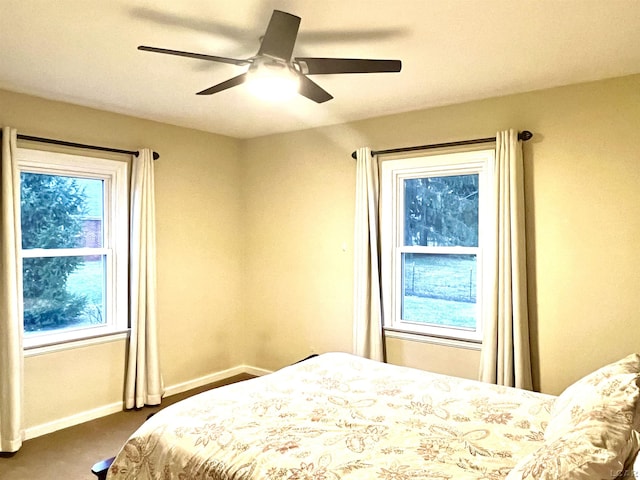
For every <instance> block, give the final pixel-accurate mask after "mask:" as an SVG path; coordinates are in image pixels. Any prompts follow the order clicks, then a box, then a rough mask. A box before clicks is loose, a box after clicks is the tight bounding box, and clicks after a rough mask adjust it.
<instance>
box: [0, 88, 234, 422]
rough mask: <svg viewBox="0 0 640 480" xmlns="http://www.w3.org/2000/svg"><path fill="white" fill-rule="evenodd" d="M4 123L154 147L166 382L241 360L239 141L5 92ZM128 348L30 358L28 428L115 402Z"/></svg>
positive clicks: (59, 135) (32, 131)
mask: <svg viewBox="0 0 640 480" xmlns="http://www.w3.org/2000/svg"><path fill="white" fill-rule="evenodd" d="M0 125H9V126H12V127H16V128H18V131H19V133H24V134H29V135H37V136H43V137H48V138H56V139H62V140H68V141H75V142H80V143H89V144H96V145H105V146H110V147H117V148H123V149H136V148H139V147H150V148H153V149H155V150H157V151H158V152H159V153H160V160H158V161H157V162H156V165H155V167H156V169H155V179H156V212H157V253H158V303H159V305H158V317H159V318H158V322H159V342H160V360H161V363H162V370H163V374H164V381H165V385H167V386H172V385H176V384H180V383H183V382H188V381H191V380H193V379H196V378H198V377H201V376H205V375H209V374H212V373H214V372H219V371H221V370H224V369H227V368H231V367H235V366H238V365H241V364H242V362H243V350H242V348H239V345H241V344H242V335H244V333H243V332H242V324H241V317H240V295H239V294H240V275H241V272H242V270H241V266H240V265H241V255H240V254H241V248H240V242H241V238H242V237H241V229H240V215H239V213H240V209H241V202H240V181H241V179H240V164H239V159H238V154H239V153H238V152H239V142H238V141H237V140H235V139H231V138H228V137H222V136H218V135H213V134H208V133H203V132H198V131H195V130H189V129H184V128H178V127H173V126H169V125H164V124H160V123H155V122H150V121H145V120H140V119H135V118H131V117H127V116H123V115H115V114H111V113H106V112H102V111H98V110H92V109H88V108H82V107H76V106H72V105H69V104H64V103H59V102H51V101H46V100H42V99H39V98H35V97H30V96H25V95H19V94H15V93H10V92H6V91H1V90H0ZM23 145H26V144H25V143H23ZM124 356H125V342H124V341H118V342H112V343H107V344H101V345H95V346H90V347H84V348H79V349H73V350H66V351H63V352H57V353H52V354H48V355H41V356H35V357H28V358H26V360H25V403H26V405H25V423H26V427H27V428H30V427H33V426H36V425H41V424H43V423H46V422H51V421H55V420H58V419H60V418H64V417H67V416H72V415H76V414H79V413H81V412H85V411H88V410H92V409H96V408H100V407H103V406H105V405H110V404H113V403H116V402H119V401H120V400H121V398H122V385H123V377H124V373H123V372H124V360H125V359H124Z"/></svg>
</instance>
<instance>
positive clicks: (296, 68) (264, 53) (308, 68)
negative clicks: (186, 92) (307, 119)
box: [138, 10, 402, 103]
mask: <svg viewBox="0 0 640 480" xmlns="http://www.w3.org/2000/svg"><path fill="white" fill-rule="evenodd" d="M299 26H300V17H297V16H295V15H291V14H290V13H286V12H282V11H280V10H274V11H273V14H272V15H271V20H270V21H269V25H268V26H267V30H266V32H265V34H264V37H262V41H261V43H260V49H259V50H258V53H257V54H256V55H255V56H253V57H250V58H247V59H236V58H227V57H217V56H214V55H205V54H202V53H191V52H182V51H179V50H169V49H166V48H156V47H148V46H144V45H141V46H139V47H138V50H143V51H147V52H155V53H165V54H169V55H177V56H181V57H189V58H197V59H200V60H208V61H212V62H221V63H227V64H231V65H238V66H246V65H248V66H249V68H248V70H247V71H245V72H244V73H242V74H240V75H238V76H236V77H233V78H230V79H229V80H226V81H224V82H222V83H219V84H217V85H214V86H212V87H209V88H207V89H205V90H202V91H201V92H198V93H197V95H212V94H214V93H218V92H221V91H223V90H226V89H228V88H231V87H235V86H237V85H240V84H242V83H245V82H251V83H259V82H260V81H263V82H264V81H266V83H268V84H269V87H271V88H273V87H275V84H276V83H278V84H280V83H282V82H284V83H286V84H287V86H288V87H289V88H293V89H295V92H297V93H299V94H301V95H303V96H305V97H307V98H309V99H310V100H313V101H314V102H317V103H323V102H326V101H327V100H331V99H332V98H333V96H332V95H331V94H330V93H328V92H327V91H325V90H324V89H323V88H322V87H320V86H319V85H318V84H317V83H315V82H314V81H313V80H311V79H310V78H309V77H307V75H326V74H342V73H382V72H399V71H400V69H401V68H402V62H401V61H400V60H369V59H358V58H317V57H293V48H294V45H295V42H296V37H297V35H298V28H299Z"/></svg>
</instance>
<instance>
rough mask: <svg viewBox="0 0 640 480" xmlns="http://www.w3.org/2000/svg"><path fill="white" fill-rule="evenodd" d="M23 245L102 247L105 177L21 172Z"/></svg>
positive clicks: (28, 246)
mask: <svg viewBox="0 0 640 480" xmlns="http://www.w3.org/2000/svg"><path fill="white" fill-rule="evenodd" d="M20 181H21V188H20V195H21V198H20V208H21V220H22V248H24V249H29V248H77V247H102V243H103V242H102V238H103V223H104V221H103V219H104V215H103V211H104V208H103V198H104V196H103V188H104V187H103V183H104V182H103V180H100V179H88V178H77V177H67V176H63V175H43V174H40V173H25V172H22V173H21V174H20Z"/></svg>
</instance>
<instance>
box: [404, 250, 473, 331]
mask: <svg viewBox="0 0 640 480" xmlns="http://www.w3.org/2000/svg"><path fill="white" fill-rule="evenodd" d="M476 263H477V262H476V255H448V254H445V255H440V254H420V253H403V254H402V278H403V283H402V314H401V318H402V320H403V321H407V322H416V323H424V324H429V325H441V326H446V327H453V328H469V329H473V330H475V328H476V267H477V265H476Z"/></svg>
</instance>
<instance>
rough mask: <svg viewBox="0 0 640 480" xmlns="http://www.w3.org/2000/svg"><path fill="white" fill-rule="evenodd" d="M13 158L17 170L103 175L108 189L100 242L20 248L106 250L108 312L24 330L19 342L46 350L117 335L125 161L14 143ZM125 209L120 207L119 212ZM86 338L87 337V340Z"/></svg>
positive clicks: (121, 307)
mask: <svg viewBox="0 0 640 480" xmlns="http://www.w3.org/2000/svg"><path fill="white" fill-rule="evenodd" d="M16 158H17V164H18V170H19V172H29V173H40V174H50V175H69V176H76V177H77V176H82V177H87V178H96V179H102V180H105V185H106V186H107V187H106V188H107V189H109V190H110V193H111V194H106V195H105V199H104V209H105V219H106V221H105V225H104V229H105V230H104V238H105V245H104V246H103V247H104V248H91V249H83V248H78V249H52V250H49V251H48V252H47V253H46V254H45V255H43V249H30V250H24V251H23V250H22V249H21V250H20V254H21V257H22V258H30V257H36V256H37V257H39V256H60V255H68V254H69V253H70V252H71V251H72V252H73V253H75V254H78V255H83V254H101V253H105V252H106V253H107V262H110V265H109V266H108V268H107V279H106V291H105V293H106V297H107V298H106V302H107V307H106V308H107V310H108V311H109V312H110V314H108V315H109V317H108V321H107V323H106V324H105V325H98V326H88V327H84V328H78V329H69V330H59V331H57V332H49V333H44V332H43V333H42V334H31V335H25V336H24V339H23V347H24V349H25V351H27V350H29V351H31V354H40V353H47V352H50V351H56V350H60V349H64V348H72V347H77V346H84V345H85V344H93V343H98V342H105V341H110V339H109V338H108V336H110V335H111V336H116V338H121V337H122V336H123V335H126V332H127V331H128V329H129V327H128V316H129V311H128V310H129V308H128V305H129V302H128V296H129V281H128V276H129V273H128V268H129V260H128V248H129V247H128V245H129V215H128V209H129V198H128V164H127V162H124V161H117V160H109V159H103V158H97V157H87V156H81V155H71V154H66V153H56V152H49V151H43V150H32V149H26V148H18V149H17V151H16ZM122 212H124V213H122ZM87 342H88V343H87Z"/></svg>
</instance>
